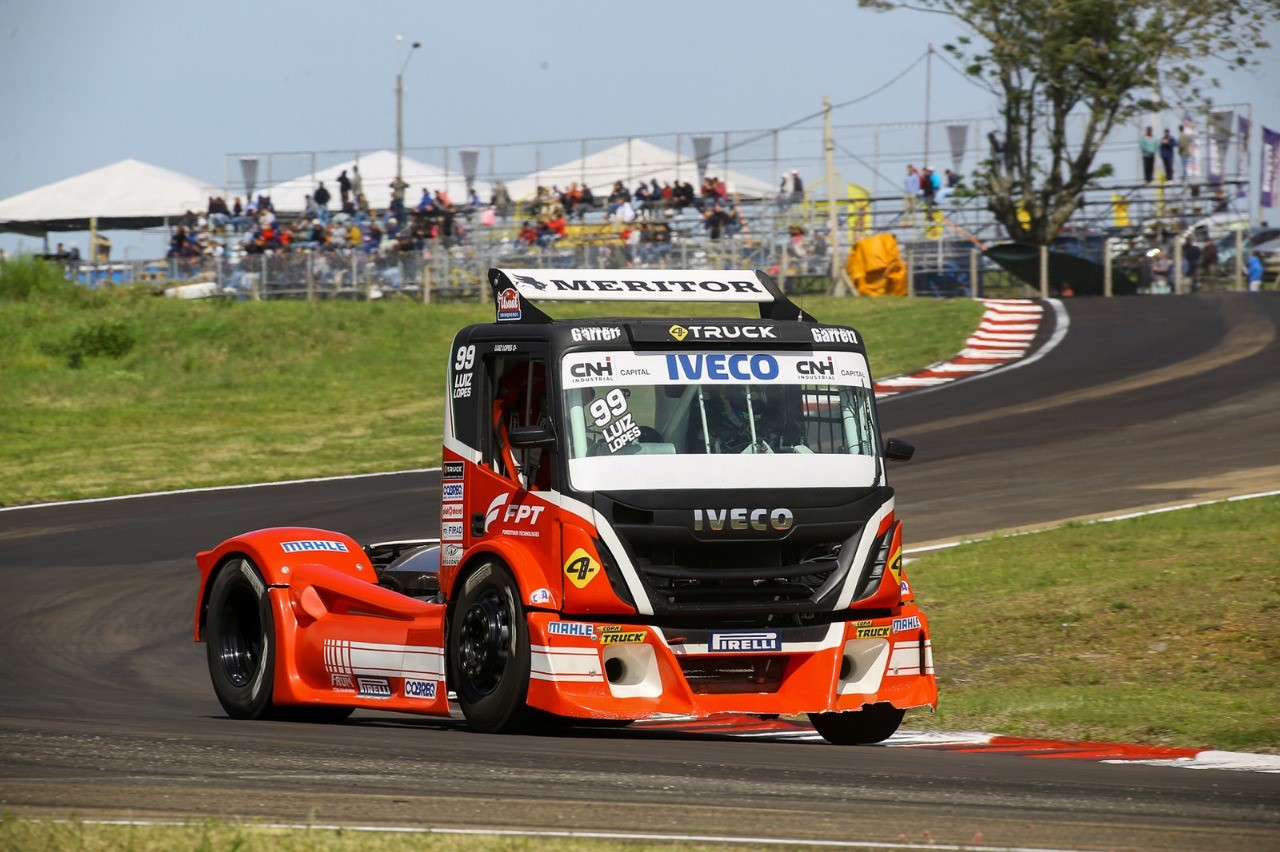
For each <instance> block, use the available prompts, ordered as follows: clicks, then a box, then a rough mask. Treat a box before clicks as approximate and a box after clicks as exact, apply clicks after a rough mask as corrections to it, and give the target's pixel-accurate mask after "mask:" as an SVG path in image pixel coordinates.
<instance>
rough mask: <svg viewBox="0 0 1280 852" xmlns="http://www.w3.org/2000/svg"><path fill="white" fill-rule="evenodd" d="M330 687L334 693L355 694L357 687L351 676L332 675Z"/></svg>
mask: <svg viewBox="0 0 1280 852" xmlns="http://www.w3.org/2000/svg"><path fill="white" fill-rule="evenodd" d="M329 687H330V688H331V689H333V691H334V692H355V691H356V685H355V684H354V683H353V682H352V680H351V675H346V674H331V675H329Z"/></svg>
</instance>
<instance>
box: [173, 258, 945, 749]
mask: <svg viewBox="0 0 1280 852" xmlns="http://www.w3.org/2000/svg"><path fill="white" fill-rule="evenodd" d="M489 281H490V285H491V287H492V289H493V296H494V302H495V307H496V310H497V321H496V322H494V323H489V324H481V325H473V326H469V327H467V328H464V329H462V330H461V331H460V332H459V333H458V335H457V336H456V338H455V339H454V343H453V346H452V349H451V351H450V354H449V359H450V363H449V371H448V382H447V387H446V394H447V403H446V408H445V423H444V450H443V462H442V466H441V502H440V538H439V540H429V541H427V540H423V541H412V542H391V543H383V544H371V545H369V546H367V547H361V545H359V544H358V543H357V542H355V541H354V540H353V539H351V538H350V537H348V536H345V535H343V534H340V533H336V532H331V531H326V530H318V529H310V528H277V529H266V530H258V531H256V532H252V533H247V534H245V535H241V536H237V537H235V538H232V539H230V540H228V541H226V542H223V543H222V544H221V545H219V546H218V547H217V548H215V549H213V550H211V551H207V552H203V553H201V554H199V555H198V557H197V562H198V565H199V569H200V575H201V584H200V592H199V597H198V602H197V612H196V639H197V640H198V641H205V642H206V643H207V645H208V660H209V668H210V674H211V676H212V679H213V684H214V689H215V692H216V694H217V696H218V698H219V700H220V701H221V703H222V705H223V707H224V708H225V709H226V711H227V712H228V713H229V714H230V715H232V716H234V717H241V718H246V717H247V718H259V717H266V716H277V717H279V716H285V717H290V718H319V719H340V718H343V717H344V716H345V715H347V714H349V713H350V712H351V710H352V709H355V708H368V709H380V710H398V711H404V712H410V713H421V714H427V715H441V716H443V715H448V714H449V713H450V711H451V704H450V700H449V696H450V694H451V693H452V695H453V696H454V697H455V700H456V706H457V707H458V708H460V709H461V712H462V714H463V715H464V716H465V718H466V720H467V723H468V725H469V726H470V727H472V728H474V729H477V730H480V731H487V732H509V731H518V730H528V729H529V728H530V727H531V726H535V725H539V724H545V723H549V722H555V721H565V720H568V721H573V720H583V721H585V720H591V721H592V722H593V723H597V724H599V723H604V724H625V723H627V722H631V721H635V720H641V719H653V718H664V719H669V718H672V717H694V718H696V717H705V716H711V715H713V714H719V713H745V714H757V715H761V716H775V715H787V716H794V715H799V714H807V715H808V717H809V719H810V720H811V721H812V723H813V725H814V726H815V728H816V729H817V730H818V732H819V733H821V734H822V735H823V736H824V737H825V738H826V739H828V740H830V741H831V742H834V743H841V744H852V743H867V742H876V741H879V740H882V739H884V738H886V737H888V736H889V735H890V734H892V733H893V732H894V731H895V730H896V729H897V727H898V725H899V723H900V722H901V720H902V717H903V713H904V711H905V710H906V709H908V708H911V707H919V706H926V705H928V706H936V702H937V683H936V680H935V678H934V674H933V658H932V654H931V650H930V640H929V629H928V622H927V621H926V619H925V616H924V614H923V613H922V612H921V611H920V610H919V609H918V608H917V606H916V604H915V600H914V596H913V594H912V589H911V584H910V582H909V581H908V579H907V577H906V574H905V573H904V571H903V568H902V532H901V522H900V521H899V520H898V518H897V517H896V515H895V513H894V500H893V489H892V487H890V485H889V483H888V477H887V470H886V467H887V465H886V462H888V461H892V460H906V459H908V458H910V456H911V454H912V450H913V448H912V447H911V445H910V444H908V443H906V442H905V441H898V440H894V439H889V440H887V441H882V440H881V437H880V432H879V427H878V425H877V420H876V405H875V397H874V393H873V390H872V383H871V375H870V371H869V369H868V366H867V359H866V352H865V350H864V348H863V341H862V338H861V336H860V335H859V334H858V332H857V331H856V330H854V329H852V328H848V327H843V326H831V325H823V324H821V323H819V322H817V321H816V320H815V319H814V318H813V317H811V316H809V315H808V314H807V313H805V312H804V311H803V310H801V309H800V308H798V307H797V306H796V305H795V304H793V303H792V302H791V301H790V300H789V299H788V298H787V297H786V296H785V295H784V294H783V293H782V292H781V291H780V290H779V289H778V288H777V287H776V285H775V284H774V282H773V280H772V279H771V278H770V277H769V276H768V275H766V274H765V273H763V272H759V271H680V272H677V271H670V270H661V271H659V270H653V271H648V270H646V271H640V270H537V269H494V270H490V273H489ZM557 301H564V302H574V301H578V302H592V303H594V304H595V305H597V306H600V305H607V306H608V307H607V312H608V313H611V314H622V313H625V311H623V310H621V308H623V307H625V303H628V302H633V301H656V302H664V303H667V304H670V305H678V304H683V303H694V302H712V303H719V304H726V303H744V302H745V303H755V304H757V305H758V306H759V318H758V319H756V318H751V319H744V318H728V317H718V318H693V317H689V318H678V319H655V318H634V317H625V316H611V317H609V318H591V319H560V320H553V319H552V318H551V317H550V316H549V315H548V313H546V312H544V310H543V308H542V307H540V305H542V306H545V305H546V303H550V302H557ZM548 310H551V309H550V308H548Z"/></svg>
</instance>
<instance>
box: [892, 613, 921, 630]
mask: <svg viewBox="0 0 1280 852" xmlns="http://www.w3.org/2000/svg"><path fill="white" fill-rule="evenodd" d="M919 629H920V616H918V615H909V616H907V617H906V618H895V619H894V620H893V632H894V633H901V632H902V631H904V630H919Z"/></svg>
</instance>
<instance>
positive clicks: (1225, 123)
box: [1208, 107, 1235, 184]
mask: <svg viewBox="0 0 1280 852" xmlns="http://www.w3.org/2000/svg"><path fill="white" fill-rule="evenodd" d="M1233 118H1235V110H1233V109H1231V108H1229V107H1228V108H1217V109H1213V110H1211V111H1210V112H1209V128H1208V130H1209V133H1208V136H1209V169H1208V172H1209V183H1211V184H1220V183H1222V180H1223V178H1225V177H1226V175H1227V148H1228V147H1229V146H1230V144H1231V124H1232V121H1231V119H1233Z"/></svg>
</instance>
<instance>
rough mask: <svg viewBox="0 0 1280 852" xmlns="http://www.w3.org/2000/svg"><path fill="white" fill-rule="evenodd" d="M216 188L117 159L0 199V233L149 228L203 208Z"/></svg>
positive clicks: (168, 171) (188, 177)
mask: <svg viewBox="0 0 1280 852" xmlns="http://www.w3.org/2000/svg"><path fill="white" fill-rule="evenodd" d="M216 194H220V191H219V190H218V189H217V188H216V187H213V186H210V185H209V184H206V183H204V182H203V181H200V180H197V179H196V178H193V177H190V176H188V175H184V174H181V173H179V172H175V171H170V170H169V169H164V168H161V167H160V166H153V165H151V164H150V163H142V162H139V161H137V160H121V161H120V162H118V163H115V164H113V165H110V166H104V167H103V168H100V169H94V170H93V171H90V172H85V173H84V174H81V175H76V176H75V177H69V178H66V179H65V180H60V181H57V182H55V183H51V184H48V185H46V186H41V187H37V188H36V189H32V190H28V191H27V192H23V193H19V194H18V195H14V196H12V197H10V198H6V199H4V200H3V201H0V231H14V232H17V233H22V234H35V235H38V234H44V233H47V232H49V231H87V230H89V219H90V218H91V217H93V218H96V219H97V227H98V228H99V229H103V230H107V229H132V228H148V227H155V226H157V225H163V224H164V221H165V219H166V218H174V219H176V218H177V217H179V216H181V215H183V214H184V213H186V212H187V211H188V210H194V211H196V212H203V211H204V210H205V209H206V208H207V207H208V203H209V196H210V195H216Z"/></svg>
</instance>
